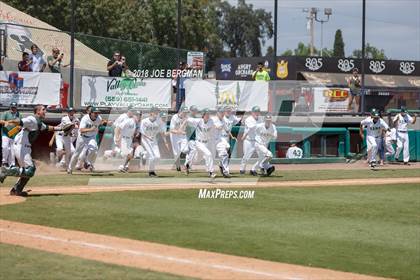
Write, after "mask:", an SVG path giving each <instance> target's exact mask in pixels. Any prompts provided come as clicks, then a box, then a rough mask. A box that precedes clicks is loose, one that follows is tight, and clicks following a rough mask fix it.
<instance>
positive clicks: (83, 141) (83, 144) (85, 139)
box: [69, 136, 98, 170]
mask: <svg viewBox="0 0 420 280" xmlns="http://www.w3.org/2000/svg"><path fill="white" fill-rule="evenodd" d="M97 152H98V143H96V137H95V136H79V137H77V140H76V149H75V150H74V153H73V155H72V157H71V160H70V164H69V168H70V169H71V170H73V169H74V167H75V166H76V163H77V161H78V160H80V161H81V162H86V163H87V164H90V165H92V166H93V160H94V159H95V156H96V153H97Z"/></svg>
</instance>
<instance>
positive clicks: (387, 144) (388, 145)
mask: <svg viewBox="0 0 420 280" xmlns="http://www.w3.org/2000/svg"><path fill="white" fill-rule="evenodd" d="M394 154H395V150H394V147H393V146H392V141H386V140H385V157H390V156H393V155H394Z"/></svg>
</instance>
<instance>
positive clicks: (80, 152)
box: [67, 107, 102, 174]
mask: <svg viewBox="0 0 420 280" xmlns="http://www.w3.org/2000/svg"><path fill="white" fill-rule="evenodd" d="M99 113H100V111H99V109H97V108H95V107H92V108H91V112H90V113H89V114H86V115H85V116H83V118H82V119H81V121H80V126H79V134H78V136H77V140H76V149H75V151H74V153H73V155H72V157H71V160H70V164H69V167H68V169H67V173H68V174H72V172H73V170H74V168H75V166H76V163H77V161H78V160H81V161H82V162H86V164H87V167H88V168H87V169H89V170H90V171H91V172H92V171H94V167H93V160H94V159H95V157H96V153H97V152H98V143H97V142H96V136H97V134H98V129H99V126H100V125H101V124H102V118H101V116H99ZM79 156H80V158H79Z"/></svg>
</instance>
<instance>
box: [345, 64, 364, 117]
mask: <svg viewBox="0 0 420 280" xmlns="http://www.w3.org/2000/svg"><path fill="white" fill-rule="evenodd" d="M347 85H348V86H349V88H350V99H349V105H348V107H347V110H348V111H351V110H352V107H353V100H355V101H356V112H358V111H359V104H360V89H361V81H360V77H359V70H358V69H357V68H354V69H353V76H351V77H350V79H348V80H347Z"/></svg>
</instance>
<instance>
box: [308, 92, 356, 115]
mask: <svg viewBox="0 0 420 280" xmlns="http://www.w3.org/2000/svg"><path fill="white" fill-rule="evenodd" d="M313 95H314V112H318V113H326V112H346V111H347V107H348V104H349V97H350V89H348V88H313Z"/></svg>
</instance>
